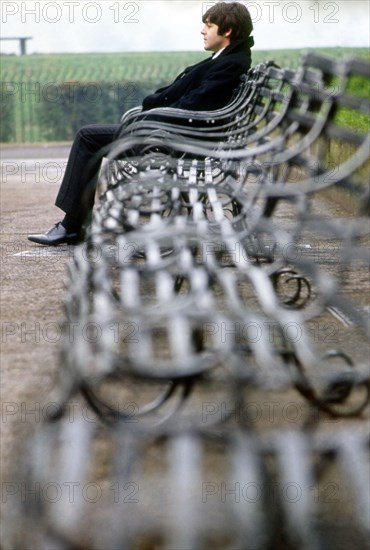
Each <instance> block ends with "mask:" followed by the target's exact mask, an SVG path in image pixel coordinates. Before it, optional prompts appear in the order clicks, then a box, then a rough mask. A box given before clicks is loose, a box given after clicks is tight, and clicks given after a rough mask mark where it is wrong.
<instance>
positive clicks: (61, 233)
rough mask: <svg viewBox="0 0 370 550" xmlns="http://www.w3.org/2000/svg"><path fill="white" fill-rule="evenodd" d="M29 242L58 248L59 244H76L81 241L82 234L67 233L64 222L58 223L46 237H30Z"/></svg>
mask: <svg viewBox="0 0 370 550" xmlns="http://www.w3.org/2000/svg"><path fill="white" fill-rule="evenodd" d="M27 238H28V240H29V241H32V242H33V243H38V244H46V245H48V246H56V245H58V244H63V243H65V244H76V243H78V241H79V240H80V233H78V232H75V233H67V230H66V229H65V227H63V225H62V222H58V223H56V224H55V225H54V227H52V228H51V229H49V231H47V232H46V233H45V235H28V237H27Z"/></svg>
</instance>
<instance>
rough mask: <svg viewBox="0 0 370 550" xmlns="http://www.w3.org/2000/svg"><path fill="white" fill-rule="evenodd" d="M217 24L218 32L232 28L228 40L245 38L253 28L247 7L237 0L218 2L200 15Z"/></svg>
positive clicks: (204, 19) (205, 19) (203, 19)
mask: <svg viewBox="0 0 370 550" xmlns="http://www.w3.org/2000/svg"><path fill="white" fill-rule="evenodd" d="M207 20H208V21H210V23H214V24H215V25H217V26H218V34H224V33H225V32H227V31H228V30H229V29H231V30H232V32H231V35H230V41H231V42H234V41H235V40H246V39H247V38H248V36H249V35H250V33H251V32H252V30H253V23H252V19H251V16H250V13H249V11H248V10H247V8H246V7H245V6H244V5H243V4H241V3H239V2H218V3H217V4H215V5H214V6H212V7H211V8H209V9H208V10H207V11H206V12H205V14H204V15H203V17H202V21H203V23H205V22H206V21H207Z"/></svg>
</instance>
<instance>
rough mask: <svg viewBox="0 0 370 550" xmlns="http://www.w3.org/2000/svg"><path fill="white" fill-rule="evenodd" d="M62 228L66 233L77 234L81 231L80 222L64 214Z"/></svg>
mask: <svg viewBox="0 0 370 550" xmlns="http://www.w3.org/2000/svg"><path fill="white" fill-rule="evenodd" d="M62 226H63V227H64V229H65V230H66V231H67V232H68V233H78V232H79V231H80V229H81V222H80V221H79V220H78V219H77V218H75V217H74V216H71V215H70V214H66V215H65V216H64V218H63V220H62Z"/></svg>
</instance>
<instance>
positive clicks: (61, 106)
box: [0, 48, 370, 143]
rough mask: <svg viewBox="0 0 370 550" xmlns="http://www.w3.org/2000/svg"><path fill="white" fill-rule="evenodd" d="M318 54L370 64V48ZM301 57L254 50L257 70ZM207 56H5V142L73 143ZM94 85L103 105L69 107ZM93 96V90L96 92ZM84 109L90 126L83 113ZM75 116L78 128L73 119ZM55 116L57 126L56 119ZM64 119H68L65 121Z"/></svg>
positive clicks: (361, 85) (350, 118) (351, 119)
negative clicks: (79, 133)
mask: <svg viewBox="0 0 370 550" xmlns="http://www.w3.org/2000/svg"><path fill="white" fill-rule="evenodd" d="M315 51H317V52H319V53H322V54H324V55H329V56H332V57H341V56H347V55H354V56H356V57H366V58H367V59H370V55H369V50H368V49H367V48H321V49H317V50H315ZM302 53H303V51H302V50H296V49H290V50H273V51H258V50H256V51H253V65H256V64H258V63H260V62H263V61H269V60H274V61H275V62H276V63H277V64H278V65H280V66H281V67H289V68H293V69H294V68H297V67H298V66H299V64H300V59H301V55H302ZM208 55H209V54H207V53H205V52H155V53H122V54H121V53H116V54H53V55H39V54H37V55H36V54H35V55H28V56H23V57H17V56H2V57H1V79H2V92H1V107H2V114H1V119H0V123H1V126H2V132H1V136H0V141H3V142H4V141H7V142H18V143H20V142H35V141H47V140H51V139H52V140H58V139H61V140H64V139H71V137H72V135H73V132H74V131H75V128H76V127H77V126H78V125H81V124H84V123H87V122H102V121H104V122H113V121H117V116H118V113H122V112H123V111H124V110H126V109H127V108H129V107H132V106H134V105H136V104H139V103H140V102H141V100H142V97H143V96H145V95H146V94H147V93H149V92H150V91H152V90H154V89H156V88H157V87H159V86H160V85H162V84H163V83H167V82H170V81H171V80H172V79H173V78H174V77H175V76H176V75H177V74H178V73H179V72H180V71H181V70H182V69H183V68H184V67H185V66H187V65H191V64H193V63H196V62H198V61H200V60H201V59H204V58H205V57H207V56H208ZM92 83H96V84H99V85H103V84H105V85H106V86H105V88H104V93H105V95H104V98H103V103H104V105H98V104H97V102H95V103H94V101H90V105H89V104H88V99H89V98H87V101H85V104H84V105H83V109H81V103H79V105H77V106H76V105H72V102H71V101H69V104H68V105H66V103H67V101H66V93H65V92H66V89H67V87H68V86H69V88H68V89H69V91H71V90H75V89H74V88H73V86H74V85H76V86H77V85H78V86H80V87H81V85H89V84H90V85H91V84H92ZM115 86H116V87H117V86H120V90H121V91H122V89H123V91H124V94H123V95H125V97H124V98H121V99H122V101H121V103H119V101H117V94H114V87H115ZM351 86H352V89H353V92H354V93H357V94H358V93H361V95H364V96H365V95H366V96H368V95H369V81H368V80H367V81H363V80H361V79H357V80H356V79H353V82H351ZM90 87H91V86H90ZM108 88H109V89H108ZM61 89H63V94H62V95H61V94H60V91H61ZM117 89H118V88H117ZM90 91H93V90H92V88H91V89H90ZM121 95H122V94H121ZM69 99H71V98H69ZM74 99H76V98H74ZM82 99H83V98H82ZM85 99H86V98H85ZM79 101H81V97H80V99H79ZM109 102H116V103H117V105H116V108H110V109H108V111H107V110H106V107H107V104H108V103H109ZM88 108H89V109H90V111H89V109H88ZM82 110H83V111H84V113H83V117H85V118H86V121H85V118H83V117H82V114H81V112H79V111H82ZM75 111H76V112H75ZM72 115H73V116H74V118H73V123H72V122H71V120H72V119H71V118H70V117H72ZM54 116H55V117H56V118H57V123H56V122H55V121H54V120H53V117H54ZM61 117H62V118H63V120H60V118H61ZM94 117H95V118H94ZM99 117H101V118H99ZM340 117H341V118H339V119H338V120H339V121H340V123H344V124H348V125H350V126H351V127H352V128H358V129H359V130H361V131H364V130H367V129H368V125H369V119H368V117H366V116H364V115H362V116H357V115H354V114H353V112H348V113H346V112H343V113H340ZM48 124H49V125H48ZM68 125H69V126H71V129H70V132H68V131H66V128H65V126H68ZM59 126H60V128H59V129H58V127H59ZM63 126H64V128H63ZM58 132H59V133H58ZM58 136H59V137H58Z"/></svg>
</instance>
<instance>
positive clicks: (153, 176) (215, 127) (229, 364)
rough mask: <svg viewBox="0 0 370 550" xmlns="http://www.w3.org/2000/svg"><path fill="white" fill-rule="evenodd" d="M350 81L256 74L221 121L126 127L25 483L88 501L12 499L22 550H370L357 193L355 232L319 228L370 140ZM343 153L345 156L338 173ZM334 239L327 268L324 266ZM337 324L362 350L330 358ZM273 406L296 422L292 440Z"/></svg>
mask: <svg viewBox="0 0 370 550" xmlns="http://www.w3.org/2000/svg"><path fill="white" fill-rule="evenodd" d="M352 75H355V76H357V77H361V78H368V64H367V63H365V62H362V61H358V60H354V59H347V60H330V59H327V58H325V57H320V56H317V55H315V54H307V55H306V56H305V58H304V59H303V61H302V66H301V67H300V68H299V69H298V70H297V71H291V70H287V69H279V68H277V67H275V66H274V65H273V64H266V65H264V66H259V67H257V68H256V69H255V70H252V71H250V73H249V75H248V79H247V80H246V81H245V83H244V85H245V87H244V88H241V89H239V90H238V92H237V94H236V96H235V98H234V99H233V101H232V103H231V105H229V106H227V107H226V108H225V109H224V110H222V111H221V112H218V113H206V114H204V113H203V114H199V113H190V114H189V113H185V112H177V111H174V110H171V109H160V110H155V112H154V111H153V112H150V113H141V112H140V109H136V110H133V111H132V112H130V113H129V114H128V115H127V116H126V117H124V119H123V121H122V136H121V137H120V139H118V140H117V142H116V143H115V144H114V146H113V147H112V150H111V152H110V155H109V160H108V164H107V167H106V170H105V171H104V173H103V174H102V177H101V180H100V193H101V198H100V202H99V205H98V206H97V208H96V210H95V212H94V215H93V220H92V223H91V226H90V227H89V230H88V233H87V238H86V242H85V243H83V244H82V245H80V246H78V247H76V249H75V255H74V261H73V262H72V264H71V265H70V266H69V283H68V287H67V293H66V321H67V322H66V327H67V329H66V334H65V340H64V345H63V349H62V353H61V377H60V381H59V384H57V385H56V388H55V393H54V395H53V396H52V400H53V403H55V404H56V408H55V414H53V415H51V417H50V419H49V421H46V422H45V424H44V425H43V426H42V427H41V429H40V432H39V434H38V435H37V437H36V438H34V440H32V441H31V442H30V448H29V450H28V451H27V453H26V459H27V460H26V462H27V467H25V469H22V468H20V469H19V472H18V476H19V479H20V480H21V482H24V483H26V484H29V485H31V486H33V484H35V483H37V482H39V483H40V484H41V486H43V487H45V486H46V485H47V484H48V483H50V480H55V483H56V485H57V488H59V487H64V486H65V485H63V483H64V484H66V483H67V484H68V483H69V486H68V485H67V487H69V488H70V487H71V484H73V487H75V488H76V492H75V493H76V494H75V497H74V498H73V499H72V501H71V498H70V493H68V495H67V494H66V493H65V494H62V497H61V498H60V499H58V501H56V502H54V503H51V502H50V501H48V500H47V499H46V498H44V499H41V502H40V503H39V505H38V506H37V507H35V506H32V502H31V503H29V502H28V501H26V502H23V503H22V502H18V500H17V497H16V496H15V497H14V500H15V501H16V504H15V515H14V517H15V518H18V519H19V518H20V517H22V521H23V523H22V527H21V528H19V525H20V522H19V521H18V522H16V520H14V521H15V523H14V531H15V535H14V536H15V540H16V541H18V540H19V541H22V543H23V541H24V540H28V541H29V542H30V547H38V548H47V547H53V548H54V547H55V548H58V549H59V548H60V549H67V548H68V549H70V548H76V549H77V548H85V547H89V548H96V549H98V548H107V549H112V550H113V549H114V548H125V549H126V548H127V549H128V548H171V549H174V548H176V549H180V548H181V549H187V550H190V549H193V548H194V549H195V548H197V549H198V548H211V547H212V548H261V549H265V548H266V549H267V548H307V549H317V548H337V547H338V544H339V542H338V541H340V544H342V541H345V543H344V544H345V546H346V547H350V546H351V545H352V547H356V548H362V547H365V546H364V545H365V542H366V540H367V536H368V534H369V533H368V531H369V525H368V513H369V509H368V488H367V485H366V483H364V482H363V480H364V479H366V476H367V473H366V472H367V471H368V466H369V453H368V451H369V434H368V433H367V430H366V426H364V422H362V419H363V418H364V417H365V414H366V411H367V410H368V403H369V392H370V388H369V379H370V377H369V367H368V364H367V359H366V350H367V349H368V337H369V325H368V319H367V317H366V315H365V313H366V310H365V309H363V308H361V307H359V304H357V303H356V302H355V301H353V300H351V299H350V297H347V296H345V292H344V290H345V285H346V283H347V282H348V278H350V277H351V274H352V273H353V270H354V269H355V270H358V271H360V270H365V271H366V269H367V265H368V259H367V250H366V247H365V246H364V239H365V238H366V234H367V230H368V224H367V220H366V218H365V216H364V213H365V207H364V206H365V205H364V201H366V195H365V194H364V198H363V200H362V203H361V204H360V206H361V208H360V209H359V212H358V214H357V216H356V217H355V218H353V219H348V220H346V222H345V223H343V221H342V220H337V219H335V218H331V217H330V216H328V215H326V213H325V212H324V213H323V214H320V213H319V212H317V211H315V208H314V205H315V203H314V200H315V198H316V195H317V194H318V193H319V192H320V191H321V190H323V189H327V188H330V187H334V186H338V185H341V186H345V187H346V188H348V189H352V190H353V191H354V192H358V190H359V189H360V191H361V192H362V188H361V186H359V184H358V179H357V174H358V170H359V169H360V168H361V166H363V165H364V164H365V163H366V162H368V147H369V137H368V135H366V134H362V133H360V132H357V131H355V130H352V129H351V128H348V127H343V125H342V124H341V122H340V120H339V119H338V118H337V112H338V111H339V110H340V109H341V108H342V107H344V108H346V109H352V110H353V111H354V112H356V113H359V112H360V113H364V114H366V113H367V114H368V113H369V100H368V98H365V97H355V96H353V95H352V93H350V92H349V91H348V89H347V88H348V82H349V80H350V78H351V77H352ZM153 116H155V120H154V119H153V120H150V117H153ZM162 116H163V117H164V119H163V121H161V117H162ZM169 117H170V119H171V121H169ZM189 119H190V122H189ZM177 121H178V122H179V123H177ZM202 121H203V123H204V126H202V125H201V124H200V123H201V122H202ZM181 122H186V124H182V123H181ZM332 140H336V141H337V142H338V143H345V144H348V145H349V152H348V154H347V156H346V157H343V158H341V159H340V161H339V162H338V164H337V165H336V166H335V170H333V166H332V164H331V160H330V157H329V152H330V151H329V149H330V143H331V142H332ZM320 239H322V241H320ZM328 239H329V240H332V241H334V242H335V243H337V244H338V247H339V248H340V253H338V254H337V256H336V257H335V262H332V263H330V262H329V263H328V259H327V255H328V254H327V249H326V248H325V246H324V249H323V250H320V249H318V250H316V249H315V248H314V243H315V242H323V243H326V242H327V240H328ZM292 247H293V253H290V252H292ZM289 251H290V252H289ZM332 264H334V267H333V265H332ZM351 270H352V271H351ZM330 308H331V309H332V310H334V309H335V310H336V311H340V312H342V313H343V314H344V315H346V316H347V318H348V319H350V320H351V327H352V330H355V331H356V336H355V337H354V336H353V333H351V334H352V336H351V338H352V340H353V338H356V342H355V343H353V341H352V340H351V338H349V339H348V341H347V340H341V341H338V342H336V345H334V346H333V345H332V343H331V342H330V343H329V344H330V345H327V342H326V341H325V340H324V341H322V342H318V341H317V338H316V337H315V333H313V332H312V327H314V326H315V323H320V322H321V321H320V320H321V319H323V318H325V315H326V314H327V311H328V309H330ZM71 327H73V338H71V333H70V329H71ZM354 346H355V347H356V350H355V351H356V353H353V352H354ZM361 346H362V348H361ZM359 357H360V358H359ZM72 401H73V402H74V401H76V403H77V405H76V407H77V408H76V409H75V410H76V411H78V410H79V411H82V413H81V415H80V418H79V419H77V418H74V421H73V422H70V409H69V406H70V403H71V402H72ZM263 405H271V407H272V406H273V405H274V406H275V407H276V408H277V409H279V408H280V409H282V411H284V410H285V411H287V410H289V409H288V408H289V406H290V407H293V412H294V413H296V412H297V410H298V413H299V415H298V416H297V420H296V422H295V426H294V430H292V429H290V428H291V426H287V423H286V422H284V418H280V419H279V418H277V417H276V418H275V417H274V418H273V421H272V422H271V417H270V416H268V417H266V418H265V417H263V415H262V414H261V416H259V413H260V412H261V411H262V409H263ZM271 407H270V406H269V407H267V408H268V412H271V410H273V409H271ZM84 411H85V413H84ZM87 411H88V412H87ZM254 413H256V414H257V417H256V415H255V414H254ZM85 414H87V415H88V418H89V421H86V417H85ZM273 416H274V415H273ZM293 416H294V415H293ZM298 417H299V418H298ZM256 418H257V420H256ZM346 418H347V419H348V418H349V419H350V421H348V420H347V421H346V420H345V419H346ZM322 419H324V420H325V421H324V422H323V421H322ZM354 419H356V421H357V422H358V425H357V426H356V429H354V428H353V425H352V424H351V422H354ZM285 420H286V419H285ZM325 422H328V423H329V425H326V424H325ZM335 422H338V424H336V423H335ZM330 423H334V424H330ZM333 426H334V427H335V429H332V427H333ZM354 463H356V467H355V468H354V467H353V464H354ZM86 487H87V488H88V489H91V492H88V489H86ZM83 489H86V491H85V493H84V492H83ZM348 491H353V493H352V495H353V496H352V497H351V498H347V494H348ZM66 495H67V496H66ZM25 518H26V519H25ZM349 518H351V519H349ZM15 526H17V528H15ZM338 533H340V535H339V536H338ZM32 545H33V546H32ZM19 547H21V543H19Z"/></svg>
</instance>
